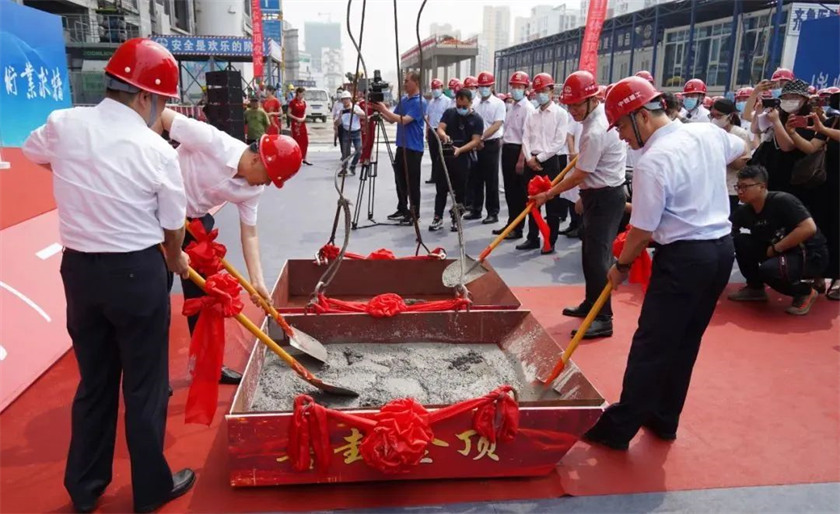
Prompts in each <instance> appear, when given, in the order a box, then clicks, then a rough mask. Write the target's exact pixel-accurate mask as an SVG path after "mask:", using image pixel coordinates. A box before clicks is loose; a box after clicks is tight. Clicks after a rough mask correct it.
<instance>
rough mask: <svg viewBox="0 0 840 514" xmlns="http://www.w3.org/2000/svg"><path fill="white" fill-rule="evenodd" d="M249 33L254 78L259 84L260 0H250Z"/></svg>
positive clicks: (261, 58) (261, 40) (260, 78)
mask: <svg viewBox="0 0 840 514" xmlns="http://www.w3.org/2000/svg"><path fill="white" fill-rule="evenodd" d="M251 34H252V36H251V37H252V43H253V45H252V50H251V52H252V53H251V56H252V60H253V62H254V80H256V82H257V83H258V84H259V83H260V82H262V78H263V23H262V8H261V7H260V0H251Z"/></svg>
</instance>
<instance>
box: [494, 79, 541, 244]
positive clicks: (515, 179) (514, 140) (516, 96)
mask: <svg viewBox="0 0 840 514" xmlns="http://www.w3.org/2000/svg"><path fill="white" fill-rule="evenodd" d="M508 85H509V86H510V94H511V98H512V99H513V105H512V106H511V107H510V110H509V111H507V115H506V116H505V134H504V136H502V141H504V145H502V181H503V183H504V186H505V203H507V208H508V221H507V223H506V224H505V227H507V225H510V224H511V223H513V220H514V218H516V216H518V215H519V213H520V212H522V211H523V210H524V209H525V204H526V203H527V198H528V181H527V180H526V179H525V174H524V169H522V167H523V166H524V161H523V159H522V132H523V130H525V120H526V119H527V118H528V116H529V115H530V114H531V113H532V112H534V106H533V105H531V102H529V101H528V98H527V97H526V95H525V90H526V89H528V86H530V85H531V80H530V78H529V77H528V74H527V73H525V72H524V71H515V72H513V74H512V75H511V76H510V80H509V81H508ZM517 167H519V168H520V169H519V171H517ZM524 224H525V222H524V221H522V222H520V223H519V225H517V226H516V227H514V229H513V231H511V233H510V234H508V236H507V237H506V238H505V239H520V238H521V237H522V227H523V225H524ZM504 230H505V229H504V228H499V229H494V230H493V234H495V235H498V234H501V233H502V231H504Z"/></svg>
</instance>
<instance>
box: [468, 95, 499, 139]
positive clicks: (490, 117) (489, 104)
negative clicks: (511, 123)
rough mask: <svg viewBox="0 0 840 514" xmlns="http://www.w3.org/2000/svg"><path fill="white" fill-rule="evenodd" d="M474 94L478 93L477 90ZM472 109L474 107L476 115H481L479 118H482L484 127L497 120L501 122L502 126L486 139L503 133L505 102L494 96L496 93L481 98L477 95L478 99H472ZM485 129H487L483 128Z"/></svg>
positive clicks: (496, 137) (495, 137)
mask: <svg viewBox="0 0 840 514" xmlns="http://www.w3.org/2000/svg"><path fill="white" fill-rule="evenodd" d="M476 94H477V95H478V93H477V92H476ZM473 109H475V112H477V113H478V115H479V116H481V119H482V120H484V126H485V127H489V126H490V125H492V124H493V123H495V122H497V121H501V122H502V126H501V127H499V130H497V131H496V132H494V133H493V135H491V136H490V137H488V138H487V140H488V141H492V140H494V139H499V138H501V137H503V136H504V135H505V117H506V116H507V110H506V109H505V103H504V102H503V101H501V100H500V99H498V98H496V95H492V94H491V95H490V96H488V97H487V98H481V96H480V95H479V96H478V101H477V102H476V101H473ZM485 130H487V129H486V128H485Z"/></svg>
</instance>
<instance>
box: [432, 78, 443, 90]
mask: <svg viewBox="0 0 840 514" xmlns="http://www.w3.org/2000/svg"><path fill="white" fill-rule="evenodd" d="M432 89H443V82H441V80H440V79H432Z"/></svg>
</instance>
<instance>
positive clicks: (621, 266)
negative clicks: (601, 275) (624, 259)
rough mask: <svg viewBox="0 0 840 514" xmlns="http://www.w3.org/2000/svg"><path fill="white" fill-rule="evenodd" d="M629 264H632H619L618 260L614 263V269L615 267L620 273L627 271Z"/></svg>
mask: <svg viewBox="0 0 840 514" xmlns="http://www.w3.org/2000/svg"><path fill="white" fill-rule="evenodd" d="M631 266H632V265H631V264H621V263H620V262H618V261H616V263H615V269H617V270H618V271H620V272H621V273H627V272H628V271H630V267H631Z"/></svg>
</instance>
